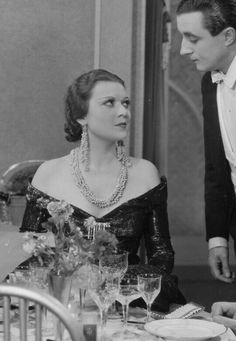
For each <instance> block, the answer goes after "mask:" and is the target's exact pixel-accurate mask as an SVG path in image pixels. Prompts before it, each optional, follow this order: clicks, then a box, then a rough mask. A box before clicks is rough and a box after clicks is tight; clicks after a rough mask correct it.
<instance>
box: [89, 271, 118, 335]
mask: <svg viewBox="0 0 236 341" xmlns="http://www.w3.org/2000/svg"><path fill="white" fill-rule="evenodd" d="M119 289H120V277H119V276H115V275H114V276H109V277H106V276H104V274H102V273H101V272H100V271H99V272H97V274H96V278H95V276H94V275H93V280H91V281H90V284H89V290H88V293H89V295H90V297H91V298H92V299H93V300H94V302H95V303H96V304H97V306H98V308H99V312H100V318H101V341H105V340H106V339H107V338H106V336H105V333H104V332H105V327H106V322H107V311H108V308H109V306H110V305H111V304H112V303H113V302H114V301H115V300H116V298H117V295H118V293H119Z"/></svg>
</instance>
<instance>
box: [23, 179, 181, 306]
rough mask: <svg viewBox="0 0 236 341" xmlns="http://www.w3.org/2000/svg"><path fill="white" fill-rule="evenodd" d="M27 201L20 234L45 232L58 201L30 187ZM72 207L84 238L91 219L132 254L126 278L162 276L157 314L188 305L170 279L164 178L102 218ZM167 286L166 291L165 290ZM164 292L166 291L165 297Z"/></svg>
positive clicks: (170, 251) (171, 256) (171, 262)
mask: <svg viewBox="0 0 236 341" xmlns="http://www.w3.org/2000/svg"><path fill="white" fill-rule="evenodd" d="M26 197H27V206H26V210H25V214H24V218H23V222H22V226H21V228H20V231H21V232H24V231H35V232H43V231H44V229H43V227H42V225H41V224H42V223H43V222H45V221H46V220H47V219H48V218H49V214H48V212H47V209H46V206H47V204H48V203H49V202H51V201H57V200H56V199H55V198H53V197H51V196H49V195H47V194H45V193H44V192H42V191H40V190H38V189H36V188H35V187H33V186H32V185H31V184H29V186H28V191H27V195H26ZM39 203H40V204H39ZM72 207H73V209H74V212H73V219H74V221H75V222H76V224H77V225H78V226H79V227H80V228H81V230H82V231H83V233H84V234H85V235H87V236H88V234H89V231H88V221H90V220H91V219H92V220H93V221H94V223H95V225H96V226H97V227H101V226H102V227H104V226H105V229H106V230H107V231H109V232H111V233H114V234H115V235H116V237H117V239H118V241H119V248H120V249H123V250H126V251H128V253H129V270H128V272H127V276H130V277H131V278H134V277H135V274H137V273H140V272H141V273H142V272H148V271H151V272H156V273H160V274H162V275H163V284H162V292H161V294H160V295H159V297H158V299H157V310H159V311H167V310H168V309H169V304H170V303H179V304H183V303H185V299H184V297H183V295H182V294H181V293H180V291H179V290H178V287H177V277H176V276H175V275H170V274H171V272H172V270H173V266H174V251H173V248H172V245H171V241H170V234H169V225H168V217H167V182H166V179H165V178H164V177H162V178H161V183H160V184H159V185H157V186H156V187H154V188H153V189H151V190H149V191H147V192H146V193H144V194H142V195H140V196H138V197H136V198H133V199H130V200H128V201H127V202H125V203H122V204H121V205H119V206H118V207H116V208H114V209H113V210H111V211H110V212H108V213H107V214H105V215H104V216H102V217H100V218H96V217H92V216H91V214H89V213H87V212H86V211H84V210H82V209H80V208H79V207H76V206H73V205H72ZM141 240H144V244H145V250H146V258H147V265H141V264H140V257H139V247H140V243H141ZM165 282H166V285H165V287H166V290H165V289H164V283H165ZM163 291H164V294H163ZM165 291H167V294H166V295H165ZM161 296H163V299H161ZM162 301H163V302H162Z"/></svg>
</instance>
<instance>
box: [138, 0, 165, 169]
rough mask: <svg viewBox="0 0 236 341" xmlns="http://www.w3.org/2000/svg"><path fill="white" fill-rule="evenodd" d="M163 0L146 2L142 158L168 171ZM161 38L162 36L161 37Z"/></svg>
mask: <svg viewBox="0 0 236 341" xmlns="http://www.w3.org/2000/svg"><path fill="white" fill-rule="evenodd" d="M163 13H164V2H163V1H162V0H147V1H146V28H145V32H146V33H145V41H146V45H145V76H144V81H145V86H144V118H143V157H144V158H145V159H148V160H150V161H152V162H153V163H154V164H155V165H156V166H157V168H158V169H159V171H160V173H161V174H166V173H167V141H168V139H167V112H166V108H165V84H164V83H165V82H164V70H163V52H162V45H163V40H165V39H166V32H165V29H164V28H163V21H164V20H163V18H164V16H163ZM163 38H164V39H163Z"/></svg>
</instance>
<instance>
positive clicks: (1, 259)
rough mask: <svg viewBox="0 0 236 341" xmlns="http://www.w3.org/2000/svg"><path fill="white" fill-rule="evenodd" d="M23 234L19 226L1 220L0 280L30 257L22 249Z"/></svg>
mask: <svg viewBox="0 0 236 341" xmlns="http://www.w3.org/2000/svg"><path fill="white" fill-rule="evenodd" d="M22 236H23V234H22V233H19V228H18V227H16V226H14V225H9V224H4V223H2V222H0V282H2V281H3V280H4V278H5V277H6V275H8V274H9V273H10V272H12V271H13V270H14V269H15V268H16V267H17V266H18V265H19V264H20V263H22V262H23V261H25V260H26V259H27V258H29V254H27V253H26V252H25V251H23V249H22V244H23V239H22Z"/></svg>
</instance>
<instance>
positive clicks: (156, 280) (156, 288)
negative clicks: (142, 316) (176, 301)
mask: <svg viewBox="0 0 236 341" xmlns="http://www.w3.org/2000/svg"><path fill="white" fill-rule="evenodd" d="M138 290H139V292H140V294H141V296H142V298H143V300H144V301H145V303H146V305H147V317H146V322H149V321H150V319H151V306H152V303H153V301H154V300H155V298H156V297H157V296H158V295H159V293H160V291H161V275H160V276H157V275H154V274H144V275H138Z"/></svg>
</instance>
